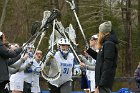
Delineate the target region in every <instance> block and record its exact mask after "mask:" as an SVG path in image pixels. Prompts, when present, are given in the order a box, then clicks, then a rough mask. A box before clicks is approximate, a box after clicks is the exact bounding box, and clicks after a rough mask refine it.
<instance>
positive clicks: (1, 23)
mask: <svg viewBox="0 0 140 93" xmlns="http://www.w3.org/2000/svg"><path fill="white" fill-rule="evenodd" d="M8 1H9V0H5V3H4V5H3V10H2V15H1V19H0V31H1V30H2V25H3V22H4V19H5V15H6V7H7V4H8Z"/></svg>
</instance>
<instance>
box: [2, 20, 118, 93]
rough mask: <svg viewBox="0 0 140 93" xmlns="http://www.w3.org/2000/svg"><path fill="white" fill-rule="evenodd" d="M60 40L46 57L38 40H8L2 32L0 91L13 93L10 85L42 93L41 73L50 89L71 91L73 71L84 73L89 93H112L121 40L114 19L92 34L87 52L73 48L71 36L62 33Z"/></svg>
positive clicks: (58, 92)
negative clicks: (21, 43) (113, 28)
mask: <svg viewBox="0 0 140 93" xmlns="http://www.w3.org/2000/svg"><path fill="white" fill-rule="evenodd" d="M56 43H57V49H56V50H55V51H54V50H53V49H50V50H49V51H48V52H47V54H45V55H44V57H43V52H44V51H41V50H38V48H35V47H34V44H32V43H28V44H26V45H24V44H23V46H24V47H23V46H21V47H20V45H19V44H18V43H8V42H7V40H6V38H5V34H4V33H3V32H0V64H1V65H0V69H1V70H0V74H1V76H0V93H9V92H6V90H7V88H8V89H9V90H8V91H11V92H12V93H40V92H41V88H40V85H39V77H40V76H42V77H44V79H45V80H46V81H47V83H48V87H49V88H50V90H49V92H50V93H71V92H72V76H73V75H79V76H81V89H83V90H85V92H86V93H94V92H95V93H111V90H112V84H113V80H114V77H115V71H116V67H117V48H116V44H117V43H118V42H117V38H116V35H115V34H114V32H113V31H112V24H111V21H107V22H104V23H102V24H100V26H99V33H98V34H95V35H92V36H91V38H90V40H89V47H88V48H87V49H84V50H83V54H75V53H74V52H73V50H72V49H71V42H70V41H69V39H68V38H65V37H60V38H59V39H58V41H57V42H56ZM77 55H78V56H77ZM75 60H76V61H77V63H78V65H77V64H75ZM44 83H45V82H44Z"/></svg>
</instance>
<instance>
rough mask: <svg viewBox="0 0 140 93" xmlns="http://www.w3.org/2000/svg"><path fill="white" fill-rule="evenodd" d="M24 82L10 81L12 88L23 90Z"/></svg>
mask: <svg viewBox="0 0 140 93" xmlns="http://www.w3.org/2000/svg"><path fill="white" fill-rule="evenodd" d="M23 85H24V82H15V81H14V82H12V81H11V82H10V90H17V91H23Z"/></svg>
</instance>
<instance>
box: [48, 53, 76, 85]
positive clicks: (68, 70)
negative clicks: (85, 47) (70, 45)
mask: <svg viewBox="0 0 140 93" xmlns="http://www.w3.org/2000/svg"><path fill="white" fill-rule="evenodd" d="M54 57H55V59H56V61H57V62H58V63H59V65H60V67H61V75H60V77H59V78H58V79H57V80H54V81H49V83H50V84H52V85H54V86H56V87H60V86H61V85H62V84H64V83H66V82H67V81H72V68H73V61H74V55H73V54H72V53H69V54H68V56H67V59H64V58H63V57H62V54H61V53H60V51H58V52H56V54H55V55H54Z"/></svg>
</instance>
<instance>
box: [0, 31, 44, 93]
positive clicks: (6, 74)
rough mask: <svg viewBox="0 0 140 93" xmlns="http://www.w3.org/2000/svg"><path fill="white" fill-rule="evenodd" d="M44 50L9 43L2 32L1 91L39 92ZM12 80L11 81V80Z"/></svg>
mask: <svg viewBox="0 0 140 93" xmlns="http://www.w3.org/2000/svg"><path fill="white" fill-rule="evenodd" d="M41 59H42V51H40V50H37V51H35V48H34V45H32V44H28V45H26V47H24V48H22V47H20V46H19V45H18V44H16V43H8V42H7V40H6V38H5V35H4V33H3V32H0V62H1V65H0V66H1V67H0V69H1V70H0V74H1V76H0V93H9V91H10V90H11V91H12V93H39V92H40V86H39V75H40V71H41V63H42V62H41ZM9 81H10V82H9Z"/></svg>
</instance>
